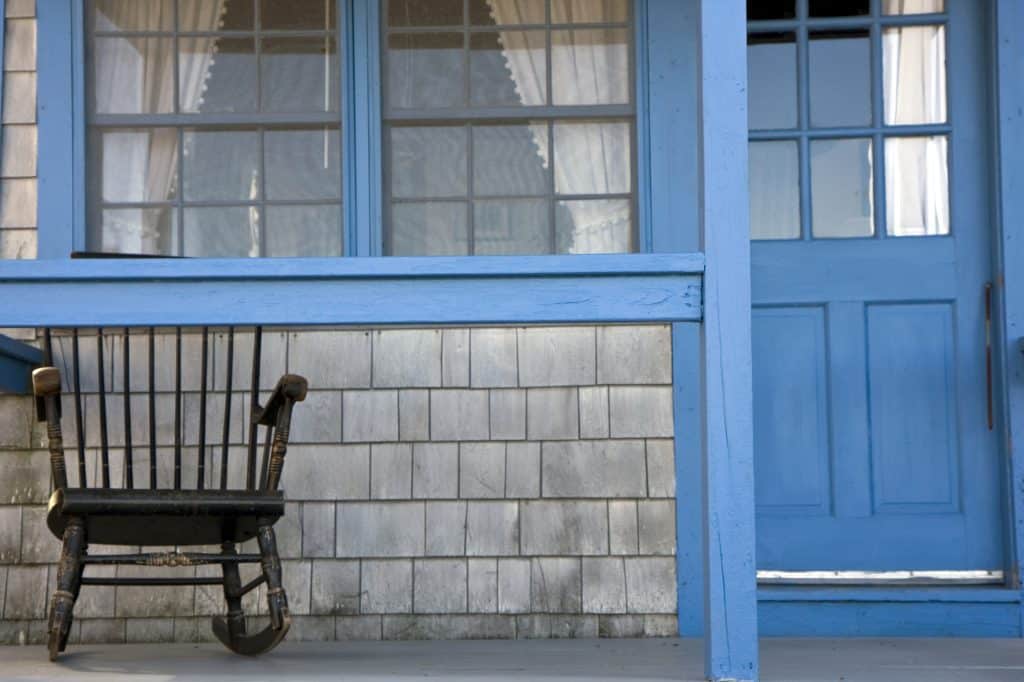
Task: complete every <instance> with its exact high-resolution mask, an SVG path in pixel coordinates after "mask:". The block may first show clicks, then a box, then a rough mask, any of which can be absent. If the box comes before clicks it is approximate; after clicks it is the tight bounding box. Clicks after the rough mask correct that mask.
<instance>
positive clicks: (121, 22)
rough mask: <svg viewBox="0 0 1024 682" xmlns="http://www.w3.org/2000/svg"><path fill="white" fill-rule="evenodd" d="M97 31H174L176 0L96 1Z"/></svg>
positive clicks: (94, 16) (94, 5) (94, 4)
mask: <svg viewBox="0 0 1024 682" xmlns="http://www.w3.org/2000/svg"><path fill="white" fill-rule="evenodd" d="M93 7H94V8H95V13H94V14H93V18H94V20H95V22H96V30H97V31H172V30H174V0H127V1H126V0H94V2H93Z"/></svg>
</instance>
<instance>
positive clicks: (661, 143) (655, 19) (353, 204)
mask: <svg viewBox="0 0 1024 682" xmlns="http://www.w3.org/2000/svg"><path fill="white" fill-rule="evenodd" d="M337 2H338V12H337V19H338V31H339V34H340V35H341V36H342V39H341V40H340V43H341V50H342V56H341V61H342V71H343V74H342V78H341V81H342V92H341V112H340V119H341V121H340V122H341V128H342V136H343V141H342V148H343V150H345V151H344V154H343V173H342V177H343V180H342V182H343V184H344V187H343V202H342V204H343V210H344V216H343V224H344V228H343V229H344V241H345V248H344V252H345V255H346V256H356V257H373V256H380V255H382V252H383V242H384V235H383V233H382V224H383V222H384V220H383V215H382V213H383V203H384V202H383V190H382V168H383V166H384V164H383V163H382V158H381V157H382V151H381V150H382V140H381V129H382V116H381V96H380V92H379V84H380V83H381V82H382V78H381V63H380V62H381V53H382V51H381V34H382V31H381V20H382V18H381V16H380V14H381V3H380V2H379V0H337ZM633 5H634V9H633V11H634V21H633V30H634V36H633V45H634V50H635V52H634V55H633V62H634V65H635V69H634V71H635V75H636V77H635V83H634V92H633V93H632V96H633V100H634V101H635V102H636V114H637V121H636V166H637V167H636V182H635V192H636V208H635V215H636V217H635V222H636V224H637V226H638V229H637V230H636V236H635V251H637V252H640V253H644V252H647V253H650V252H683V251H694V250H696V246H697V244H696V235H697V229H696V211H695V198H694V197H695V195H696V191H697V180H696V179H697V174H696V167H697V155H696V152H695V149H696V146H697V145H696V144H695V142H696V137H695V136H696V102H695V100H694V96H693V93H694V92H695V87H696V72H695V66H694V67H693V68H683V69H680V68H679V65H681V64H682V65H687V64H691V65H695V64H696V59H695V56H696V55H695V49H696V48H695V46H694V45H693V44H689V43H688V41H680V40H679V39H678V36H679V35H680V32H679V29H680V28H681V27H682V28H684V32H686V27H687V22H688V21H692V20H693V19H694V17H693V16H692V15H693V14H695V13H694V11H693V8H692V7H688V6H687V5H686V3H676V2H671V1H670V0H634V2H633ZM38 20H39V28H38V30H39V41H40V44H46V45H50V46H53V49H47V50H45V51H40V54H39V66H38V68H39V92H40V103H41V106H40V112H39V126H40V142H39V176H40V196H41V197H43V198H44V201H42V202H41V205H40V208H39V225H40V228H39V257H40V258H45V259H66V258H68V257H69V256H70V254H71V253H72V252H74V251H82V250H86V248H87V239H86V234H87V221H88V220H89V218H88V211H87V206H88V205H89V195H88V192H89V191H90V189H89V187H90V184H88V183H87V174H88V171H87V169H86V146H85V145H86V142H85V140H86V138H87V127H86V121H87V116H86V96H87V91H86V73H85V49H86V45H85V43H86V34H85V30H86V26H87V24H88V22H87V17H85V16H84V10H83V3H40V6H39V8H38ZM689 26H690V28H689V32H690V33H692V24H690V25H689ZM673 30H674V31H675V33H674V35H673V34H672V31H673ZM670 73H671V79H669V78H668V75H669V74H670ZM686 188H692V190H693V191H692V193H689V192H687V191H686ZM681 189H682V190H683V191H680V190H681ZM267 267H268V271H267V272H268V273H269V272H272V271H273V267H272V266H270V265H268V266H267Z"/></svg>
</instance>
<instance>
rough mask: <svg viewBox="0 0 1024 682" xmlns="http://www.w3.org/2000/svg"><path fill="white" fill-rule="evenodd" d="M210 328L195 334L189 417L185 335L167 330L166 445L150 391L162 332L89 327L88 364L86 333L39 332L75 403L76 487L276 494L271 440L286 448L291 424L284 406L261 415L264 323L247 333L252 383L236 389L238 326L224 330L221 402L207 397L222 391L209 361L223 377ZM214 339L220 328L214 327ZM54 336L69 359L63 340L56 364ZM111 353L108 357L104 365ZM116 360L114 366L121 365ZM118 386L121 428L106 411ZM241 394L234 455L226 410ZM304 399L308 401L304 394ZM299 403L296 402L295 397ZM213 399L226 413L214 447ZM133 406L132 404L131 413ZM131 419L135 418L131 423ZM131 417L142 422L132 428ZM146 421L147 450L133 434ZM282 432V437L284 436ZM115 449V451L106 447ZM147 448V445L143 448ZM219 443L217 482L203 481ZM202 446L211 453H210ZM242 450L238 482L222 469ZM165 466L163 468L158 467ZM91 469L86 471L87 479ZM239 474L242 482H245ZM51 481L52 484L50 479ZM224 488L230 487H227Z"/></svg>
mask: <svg viewBox="0 0 1024 682" xmlns="http://www.w3.org/2000/svg"><path fill="white" fill-rule="evenodd" d="M210 332H211V329H210V327H202V328H201V329H200V330H199V334H200V340H199V357H198V358H196V359H197V360H198V366H199V368H198V374H199V378H198V384H199V385H198V389H199V390H198V409H197V410H196V411H195V412H193V411H192V409H191V407H188V408H187V406H186V400H188V401H189V406H190V405H192V404H193V403H192V402H191V401H192V398H193V397H194V394H193V395H190V396H187V395H186V390H187V389H189V388H191V389H194V386H191V385H190V386H189V387H185V386H184V385H183V378H182V376H183V367H184V365H183V363H184V362H185V358H184V357H183V355H184V353H183V330H182V328H181V327H174V328H173V331H172V333H173V351H172V352H173V359H171V358H166V359H167V360H171V362H173V402H174V405H173V408H171V409H173V424H174V433H173V439H167V438H166V437H164V438H163V439H161V438H160V437H159V436H158V434H159V429H158V426H159V424H161V423H165V422H162V421H161V420H160V419H159V418H158V414H159V408H163V407H165V406H164V405H163V401H162V399H161V398H162V396H163V389H161V390H159V391H158V386H157V383H158V379H157V368H158V364H157V363H158V359H157V355H158V350H159V348H160V346H162V345H163V344H158V343H157V340H158V337H160V335H161V330H160V329H158V328H155V327H147V328H145V329H141V330H140V329H131V328H128V327H125V328H120V329H117V330H116V331H115V330H112V329H110V328H106V329H104V328H96V329H95V339H96V354H95V362H94V363H89V362H88V359H87V357H86V355H88V354H83V352H82V348H81V345H82V339H83V337H86V332H85V331H83V330H81V329H79V328H77V327H76V328H71V329H67V330H66V329H56V328H55V329H49V328H47V329H45V330H44V333H43V344H44V353H45V357H46V363H47V364H48V365H51V366H52V365H54V363H55V362H57V364H59V365H61V367H62V372H61V374H64V375H65V376H64V384H65V385H66V386H67V387H68V388H70V391H71V396H70V398H71V402H72V405H73V419H74V434H75V460H76V461H75V462H74V468H75V469H77V473H78V487H82V488H88V487H93V488H112V487H124V488H132V489H133V488H137V487H138V488H143V487H148V488H150V489H158V488H173V489H174V490H182V489H187V488H191V489H194V490H204V489H207V488H210V487H212V488H219V489H221V490H228V489H232V488H244V489H245V490H249V491H257V490H273V489H275V488H276V487H277V485H278V484H279V479H280V471H279V470H276V469H277V467H275V466H274V452H275V445H276V442H277V441H278V440H281V442H282V444H286V443H287V432H288V421H289V420H290V412H291V410H290V409H288V410H285V412H287V413H288V415H287V417H286V418H284V419H281V418H280V417H279V416H277V415H278V412H277V411H275V412H274V415H268V414H267V413H268V408H269V405H268V408H264V407H261V406H260V402H259V401H260V390H259V388H260V378H261V377H260V365H261V359H262V346H263V338H262V337H263V333H262V332H263V330H262V328H261V327H255V328H254V329H253V334H252V336H253V340H252V369H251V381H250V384H249V386H248V387H240V386H237V385H236V383H237V381H236V379H235V376H234V373H235V367H234V365H235V356H236V353H235V350H236V349H235V345H236V341H237V339H236V329H235V327H228V328H227V329H226V330H225V331H224V332H223V338H224V339H225V343H226V348H225V350H224V360H225V367H224V369H223V374H222V375H223V395H222V398H221V399H220V400H217V399H216V398H215V397H214V396H216V394H217V393H218V392H219V391H218V388H219V387H218V386H217V382H216V381H214V380H213V377H212V376H211V370H210V368H211V365H213V367H214V370H215V371H218V373H220V372H219V367H218V366H217V365H218V364H219V359H218V360H217V362H216V363H213V362H211V359H210V355H211V353H213V352H214V350H213V348H212V347H211V346H212V344H211V343H210ZM218 333H220V332H219V331H218ZM55 339H59V340H60V341H69V342H70V353H69V354H68V353H66V352H63V351H64V350H65V347H64V344H63V343H61V344H59V345H60V348H61V351H62V352H61V353H60V358H59V360H57V359H56V358H55V356H56V355H57V353H56V352H55V350H56V349H55ZM118 343H120V346H121V347H120V357H119V358H116V357H115V355H116V350H117V344H118ZM142 351H148V357H147V358H146V363H145V365H144V366H143V365H141V363H138V360H139V359H140V353H141V352H142ZM108 352H109V357H110V360H109V366H108V359H107V358H108ZM168 354H169V353H168ZM69 356H70V357H69ZM133 359H134V361H135V362H136V363H138V365H137V366H136V367H134V369H135V370H136V374H138V370H140V369H144V374H145V380H144V385H141V386H140V384H142V382H139V383H133V380H132V374H133V373H132V370H133ZM161 359H163V358H161ZM117 360H120V363H118V362H117ZM188 360H189V362H191V361H192V360H193V358H191V357H190V358H189V359H188ZM117 364H120V368H118V367H117ZM118 369H120V377H119V379H120V385H118V377H117V370H118ZM91 373H95V377H92V376H89V375H90V374H91ZM92 388H94V390H95V391H96V395H95V397H94V400H95V404H96V407H97V410H96V417H95V418H94V417H93V414H92V408H91V407H89V409H88V410H86V409H85V405H84V404H85V403H86V401H87V397H86V393H87V392H89V389H92ZM118 388H120V390H121V393H122V395H121V396H120V401H119V402H120V403H121V410H122V417H123V423H122V424H118V423H116V422H119V421H122V420H117V419H116V418H115V419H114V420H113V421H112V420H111V418H110V417H111V416H113V415H115V414H116V409H115V412H114V413H110V412H109V409H113V408H116V406H117V402H118V396H116V393H117V390H118ZM244 388H247V389H248V391H249V405H248V414H247V417H246V418H247V420H248V425H247V428H246V429H245V430H244V432H243V433H244V442H243V444H244V450H241V449H239V450H237V451H235V450H234V449H233V448H232V445H234V443H232V435H233V434H239V433H240V430H239V429H237V428H236V429H235V430H234V431H233V426H232V424H233V422H232V404H233V403H234V402H235V400H236V399H237V397H236V396H235V394H236V393H238V392H239V390H244ZM158 394H160V395H158ZM133 397H137V398H138V399H139V401H138V402H136V401H133ZM302 397H305V396H304V393H303V396H302ZM92 399H93V398H92V397H90V398H88V400H89V401H90V402H89V405H92V402H91V400H92ZM299 399H300V400H301V398H299ZM272 400H273V399H272ZM288 400H289V401H291V400H292V398H290V397H289V398H288ZM218 402H219V403H220V405H221V406H222V407H223V415H222V419H223V422H222V424H221V429H220V440H219V443H216V442H213V443H211V442H208V437H209V436H211V435H212V433H211V432H215V428H214V429H211V428H210V426H211V418H212V417H213V416H214V410H215V408H216V407H217V403H218ZM133 407H134V408H135V409H134V412H133ZM140 408H142V409H144V410H145V411H146V412H148V414H147V415H146V417H145V419H144V420H143V419H138V418H139V417H140V416H141V415H140V414H139V412H140V411H141V410H140ZM289 408H290V406H289ZM56 409H57V412H58V419H59V412H60V402H59V401H58V402H57V405H56ZM133 413H134V416H135V417H136V419H133ZM186 415H187V416H186ZM87 420H88V421H87ZM136 421H138V422H139V423H138V424H136V423H135V422H136ZM89 422H91V424H90V423H89ZM143 424H144V425H145V426H146V427H148V428H146V429H145V430H146V431H148V433H146V434H145V436H144V437H142V439H141V442H142V443H145V444H146V445H143V446H142V447H141V448H140V447H136V446H137V445H138V443H139V439H138V438H135V437H139V436H141V433H140V432H142V431H143V430H144V429H143V426H142V425H143ZM261 425H262V426H264V429H265V434H263V448H262V458H261V457H260V452H259V450H260V448H258V443H259V440H260V435H261V434H260V432H259V427H260V426H261ZM192 426H194V427H195V431H192V430H191V427H192ZM92 428H95V429H96V431H95V432H94V431H93V430H92ZM118 428H121V429H123V431H122V433H120V434H118V433H117V429H118ZM133 428H134V430H135V434H134V435H133V433H132V432H133ZM282 431H283V433H281V432H282ZM94 433H95V434H96V436H98V441H99V452H98V458H99V462H98V465H99V467H98V468H99V471H98V474H99V475H98V476H97V475H96V471H95V470H94V471H93V472H90V471H89V469H90V465H89V453H90V451H92V448H91V447H89V445H90V444H89V443H88V442H87V439H91V438H92V437H93V435H92V434H94ZM186 433H195V434H196V436H195V437H196V446H195V478H194V479H193V478H192V476H191V475H189V476H186V473H189V470H188V466H186V463H187V462H188V459H189V458H190V457H191V452H190V451H191V449H192V448H191V447H190V445H191V441H189V442H186ZM190 437H191V436H190ZM282 437H283V438H282ZM214 438H216V436H214ZM161 440H163V441H167V440H170V441H171V442H161ZM117 444H121V445H122V446H123V447H122V449H121V461H120V464H121V469H120V471H119V472H118V471H117V468H116V466H114V465H116V464H117V462H112V458H114V457H116V445H117ZM112 445H113V446H115V447H112ZM147 445H148V447H146V446H147ZM218 445H219V450H220V461H219V464H220V467H219V471H217V472H216V474H217V478H216V480H210V478H211V477H212V476H214V475H215V471H216V467H215V466H214V460H213V453H215V452H216V450H217V446H218ZM168 446H169V447H168ZM167 449H170V453H168V452H166V450H167ZM145 450H148V473H149V476H148V482H147V483H146V484H145V485H143V479H144V478H146V477H145V476H142V477H140V476H136V473H137V472H136V467H135V465H136V464H141V462H146V459H145V457H146V454H145ZM208 450H210V452H207V451H208ZM243 453H244V457H245V461H244V466H242V465H241V464H242V463H237V462H236V465H238V467H237V469H236V471H238V474H237V477H238V479H239V480H238V481H235V480H234V479H235V476H233V475H229V472H232V467H231V464H232V461H233V459H232V458H233V457H234V456H243ZM136 454H138V455H140V456H141V457H142V458H143V459H142V460H141V462H135V456H136ZM208 455H209V456H208ZM169 456H172V457H173V464H172V466H171V468H170V471H169V472H168V471H167V470H166V468H163V467H160V466H159V462H160V460H161V458H162V457H169ZM60 459H61V462H60V466H61V467H63V466H64V462H63V459H64V455H63V454H61V455H60ZM166 464H169V463H167V462H165V465H166ZM56 466H57V464H56V463H54V467H56ZM112 471H114V472H117V473H119V474H120V480H119V481H113V480H112V475H111V474H112ZM90 473H91V474H92V475H91V476H90ZM243 478H244V480H242V479H243ZM55 480H57V479H56V477H55ZM229 483H230V484H231V487H230V488H229ZM90 484H91V485H90ZM193 484H194V487H192V486H193Z"/></svg>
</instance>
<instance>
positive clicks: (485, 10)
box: [469, 0, 546, 26]
mask: <svg viewBox="0 0 1024 682" xmlns="http://www.w3.org/2000/svg"><path fill="white" fill-rule="evenodd" d="M545 11H546V10H545V7H544V0H517V1H516V2H495V1H494V0H469V23H471V24H475V25H477V26H495V25H497V26H504V25H516V24H543V23H544V22H545V21H546V19H545V17H544V13H545Z"/></svg>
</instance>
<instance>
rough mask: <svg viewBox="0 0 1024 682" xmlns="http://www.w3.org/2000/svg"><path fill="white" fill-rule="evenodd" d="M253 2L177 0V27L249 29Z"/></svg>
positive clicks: (238, 0)
mask: <svg viewBox="0 0 1024 682" xmlns="http://www.w3.org/2000/svg"><path fill="white" fill-rule="evenodd" d="M123 1H124V0H122V2H123ZM253 2H254V0H227V2H226V3H225V2H224V0H178V28H179V30H181V31H251V30H252V29H253V21H254V19H253V17H254V16H255V14H254V12H253V7H254V5H253Z"/></svg>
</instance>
